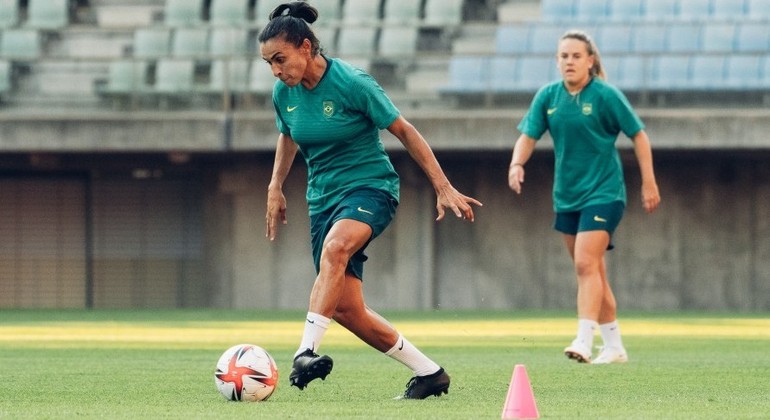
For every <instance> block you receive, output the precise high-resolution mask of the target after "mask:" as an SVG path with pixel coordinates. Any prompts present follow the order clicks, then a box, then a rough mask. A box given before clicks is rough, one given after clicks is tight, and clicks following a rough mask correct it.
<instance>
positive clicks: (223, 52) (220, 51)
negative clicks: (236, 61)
mask: <svg viewBox="0 0 770 420" xmlns="http://www.w3.org/2000/svg"><path fill="white" fill-rule="evenodd" d="M248 37H249V33H248V31H247V30H246V29H243V28H225V27H217V28H212V29H211V34H210V38H209V54H211V55H212V56H215V57H216V56H220V57H221V56H243V55H245V54H247V53H248Z"/></svg>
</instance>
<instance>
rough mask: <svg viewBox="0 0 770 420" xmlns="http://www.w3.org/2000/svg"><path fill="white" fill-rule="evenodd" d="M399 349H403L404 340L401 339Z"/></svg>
mask: <svg viewBox="0 0 770 420" xmlns="http://www.w3.org/2000/svg"><path fill="white" fill-rule="evenodd" d="M398 349H399V350H403V349H404V340H401V345H399V346H398Z"/></svg>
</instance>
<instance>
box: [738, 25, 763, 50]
mask: <svg viewBox="0 0 770 420" xmlns="http://www.w3.org/2000/svg"><path fill="white" fill-rule="evenodd" d="M769 49H770V26H768V24H767V23H764V22H750V23H749V22H744V23H742V24H740V25H739V26H738V29H737V34H736V41H735V50H736V51H737V52H766V51H768V50H769Z"/></svg>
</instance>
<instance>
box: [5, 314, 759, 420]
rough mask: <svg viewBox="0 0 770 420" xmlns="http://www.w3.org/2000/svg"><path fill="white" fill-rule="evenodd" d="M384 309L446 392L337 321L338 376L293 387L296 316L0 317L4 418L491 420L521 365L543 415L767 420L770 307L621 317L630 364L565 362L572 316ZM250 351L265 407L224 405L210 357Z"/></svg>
mask: <svg viewBox="0 0 770 420" xmlns="http://www.w3.org/2000/svg"><path fill="white" fill-rule="evenodd" d="M385 315H386V316H387V317H388V318H389V319H390V320H391V321H392V322H393V323H394V324H395V325H396V327H397V328H399V330H400V331H401V332H402V333H404V335H406V336H407V337H408V338H409V339H410V340H411V341H412V342H413V343H415V344H416V345H417V346H418V347H420V348H421V349H422V350H423V351H424V352H425V353H426V354H428V355H429V356H431V357H432V358H433V359H435V360H436V361H437V362H439V363H440V364H442V365H443V366H444V367H445V368H446V369H447V371H448V372H449V373H450V375H451V376H452V386H451V388H450V393H449V394H448V395H445V396H442V397H441V398H433V397H431V398H429V399H427V400H425V401H394V400H392V397H394V396H395V395H397V394H399V393H401V392H403V389H404V386H405V384H406V382H407V380H408V379H409V377H410V376H411V372H410V371H409V370H408V369H407V368H405V367H403V366H402V365H400V364H399V363H397V362H395V361H393V360H391V359H389V358H388V357H386V356H383V355H381V354H380V353H378V352H376V351H374V350H372V349H370V348H369V347H366V346H365V345H363V344H362V343H361V342H359V341H358V340H357V339H356V338H354V337H353V336H352V335H351V334H349V333H348V332H347V331H345V330H344V329H342V328H341V327H340V326H339V325H336V324H333V325H332V327H331V328H330V329H329V332H328V333H327V335H326V337H325V338H324V343H323V346H322V348H321V350H322V352H323V353H326V354H329V355H330V356H332V357H333V358H334V362H335V366H334V371H333V372H332V374H331V375H330V376H329V377H328V378H327V380H326V381H315V382H313V383H311V384H310V386H309V387H308V388H307V389H305V390H304V391H298V390H297V389H296V388H291V387H289V386H288V379H287V377H288V372H289V370H290V367H291V364H290V359H291V355H292V354H293V352H294V350H295V348H296V346H297V344H298V343H299V339H300V335H301V333H302V326H303V324H302V320H303V313H300V312H270V313H266V312H256V311H214V310H202V311H193V310H179V311H21V310H20V311H0V418H34V419H46V418H54V419H55V418H110V419H120V418H132V419H135V418H153V419H154V418H185V419H189V418H207V419H208V418H228V419H229V418H241V417H249V418H266V419H282V418H299V419H306V418H314V419H317V418H328V419H333V418H367V419H368V418H392V419H499V418H500V416H501V413H502V407H503V403H504V400H505V396H506V393H507V390H508V384H509V381H510V379H511V374H512V372H513V368H514V366H515V365H516V364H524V365H525V366H526V368H527V373H528V375H529V378H530V381H531V384H532V388H533V391H534V394H535V399H536V401H537V406H538V409H539V411H540V415H541V417H543V418H560V419H575V418H587V419H595V418H596V419H598V418H601V419H633V418H638V419H669V418H670V419H699V418H703V419H711V418H730V419H749V418H756V419H760V418H768V416H770V402H769V401H770V397H769V396H770V379H768V378H770V317H768V316H767V314H739V315H736V314H713V313H684V314H682V313H654V314H648V313H635V314H631V315H628V314H626V315H625V316H624V317H623V318H622V319H621V326H622V328H623V334H624V340H625V344H626V346H627V348H628V350H629V355H630V357H631V361H630V362H629V363H628V364H626V365H610V366H590V365H579V364H576V363H574V362H571V361H568V360H567V359H566V358H565V357H564V356H563V355H562V354H561V350H562V349H563V347H564V346H565V345H566V344H567V343H569V340H571V339H572V336H573V334H574V330H575V319H574V317H573V316H572V315H571V314H569V313H566V312H558V313H554V312H548V313H545V312H510V313H504V312H446V311H442V312H430V313H402V312H399V313H386V314H385ZM600 341H601V340H598V339H597V342H600ZM246 342H248V343H254V344H258V345H260V346H262V347H265V348H266V349H267V350H268V351H270V353H271V354H272V355H273V357H274V358H275V359H276V361H277V363H278V368H279V371H280V374H281V378H280V381H279V386H278V388H277V390H276V392H275V393H274V394H273V396H272V397H271V398H270V400H269V401H266V402H263V403H233V402H227V401H225V400H224V398H222V397H221V396H220V395H219V393H218V392H217V391H216V389H215V387H214V380H213V371H214V365H215V363H216V361H217V359H218V358H219V355H220V354H221V353H222V352H223V351H224V350H225V349H226V348H228V347H229V346H231V345H233V344H237V343H246Z"/></svg>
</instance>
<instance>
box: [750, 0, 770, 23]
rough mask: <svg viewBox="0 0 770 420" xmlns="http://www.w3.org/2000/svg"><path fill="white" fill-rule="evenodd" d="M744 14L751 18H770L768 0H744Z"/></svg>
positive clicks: (765, 19) (769, 3)
mask: <svg viewBox="0 0 770 420" xmlns="http://www.w3.org/2000/svg"><path fill="white" fill-rule="evenodd" d="M746 9H747V11H746V14H747V15H748V17H749V19H752V20H764V21H767V20H769V19H770V2H769V1H767V0H746Z"/></svg>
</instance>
